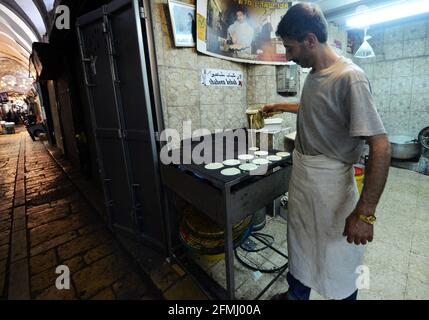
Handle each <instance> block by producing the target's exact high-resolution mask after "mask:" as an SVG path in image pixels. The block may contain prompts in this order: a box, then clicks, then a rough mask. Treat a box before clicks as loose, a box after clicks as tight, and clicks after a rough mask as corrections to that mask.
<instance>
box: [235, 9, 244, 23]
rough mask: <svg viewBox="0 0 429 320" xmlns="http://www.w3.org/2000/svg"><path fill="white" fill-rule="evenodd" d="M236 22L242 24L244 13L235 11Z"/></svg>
mask: <svg viewBox="0 0 429 320" xmlns="http://www.w3.org/2000/svg"><path fill="white" fill-rule="evenodd" d="M236 15H237V21H238V22H240V23H243V22H244V13H243V12H242V11H237V14H236Z"/></svg>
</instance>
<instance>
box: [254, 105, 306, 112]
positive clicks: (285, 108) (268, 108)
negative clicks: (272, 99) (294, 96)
mask: <svg viewBox="0 0 429 320" xmlns="http://www.w3.org/2000/svg"><path fill="white" fill-rule="evenodd" d="M298 109H299V104H298V103H286V102H285V103H269V104H266V105H265V106H264V107H263V108H262V112H263V113H270V112H278V111H281V112H291V113H298Z"/></svg>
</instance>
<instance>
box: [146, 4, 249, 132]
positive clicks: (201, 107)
mask: <svg viewBox="0 0 429 320" xmlns="http://www.w3.org/2000/svg"><path fill="white" fill-rule="evenodd" d="M183 2H187V3H190V4H195V0H187V1H183ZM151 6H152V14H153V17H154V20H155V24H154V29H155V32H154V33H155V49H156V54H157V60H158V70H159V76H160V77H159V78H160V90H161V97H162V105H163V112H164V119H165V125H166V127H168V128H173V129H178V130H179V132H182V123H183V121H186V120H192V129H193V130H196V129H199V128H207V129H209V130H212V131H213V130H215V129H227V128H240V127H245V126H246V115H245V110H246V109H247V97H246V88H247V67H246V65H244V64H240V63H233V62H230V61H226V60H222V59H217V58H212V57H209V56H206V55H202V54H199V53H197V50H196V48H176V47H175V46H174V40H173V37H172V31H171V22H170V16H169V10H168V2H167V0H155V1H153V2H151ZM204 68H213V69H226V70H236V71H242V72H243V75H244V79H245V81H244V86H243V87H242V88H239V87H214V86H209V87H205V86H203V85H202V84H201V81H200V77H201V70H202V69H204ZM184 138H189V137H186V136H185V137H184Z"/></svg>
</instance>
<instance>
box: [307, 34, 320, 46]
mask: <svg viewBox="0 0 429 320" xmlns="http://www.w3.org/2000/svg"><path fill="white" fill-rule="evenodd" d="M304 41H305V43H306V44H307V45H308V47H309V48H314V46H315V45H316V44H317V43H318V42H319V40H318V39H317V37H316V35H315V34H314V33H312V32H310V33H309V34H307V36H306V37H305V39H304Z"/></svg>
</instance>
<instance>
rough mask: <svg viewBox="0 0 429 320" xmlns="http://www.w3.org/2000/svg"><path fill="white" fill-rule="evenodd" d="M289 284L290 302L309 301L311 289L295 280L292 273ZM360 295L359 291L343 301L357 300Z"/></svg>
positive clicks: (288, 279)
mask: <svg viewBox="0 0 429 320" xmlns="http://www.w3.org/2000/svg"><path fill="white" fill-rule="evenodd" d="M286 278H287V282H288V284H289V290H288V292H287V298H288V300H309V299H310V292H311V288H309V287H306V286H305V285H303V284H302V283H301V282H300V281H299V280H298V279H295V277H294V276H293V275H291V274H290V272H288V273H287V276H286ZM357 294H358V290H356V291H355V292H354V293H352V295H351V296H349V297H347V298H345V299H343V300H356V298H357Z"/></svg>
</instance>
